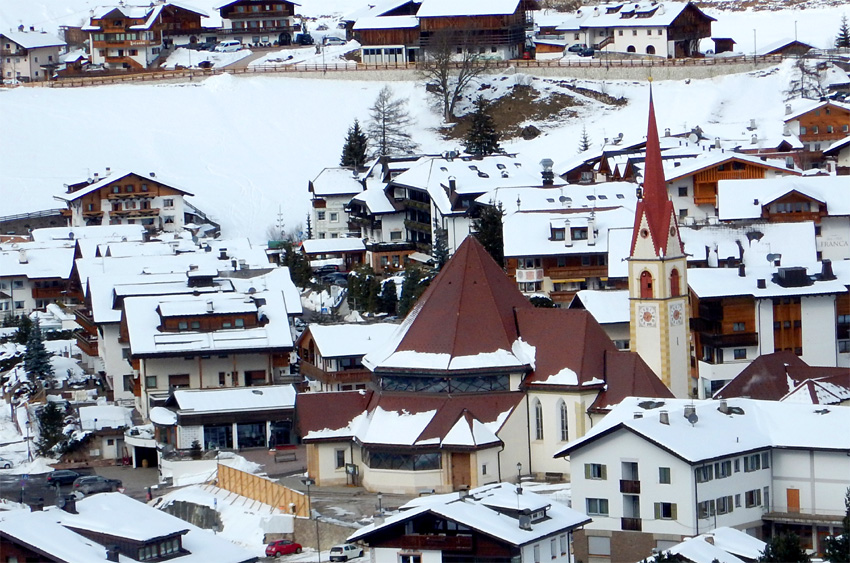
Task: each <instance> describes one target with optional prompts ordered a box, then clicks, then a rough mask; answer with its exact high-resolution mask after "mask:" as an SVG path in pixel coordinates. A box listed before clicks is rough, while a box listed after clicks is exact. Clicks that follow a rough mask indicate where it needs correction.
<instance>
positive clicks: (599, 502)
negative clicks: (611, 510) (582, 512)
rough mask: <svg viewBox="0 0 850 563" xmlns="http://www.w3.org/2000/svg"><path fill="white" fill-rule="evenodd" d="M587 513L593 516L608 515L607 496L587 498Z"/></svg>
mask: <svg viewBox="0 0 850 563" xmlns="http://www.w3.org/2000/svg"><path fill="white" fill-rule="evenodd" d="M586 504H587V513H588V514H589V515H594V516H608V499H607V498H589V499H587V503H586Z"/></svg>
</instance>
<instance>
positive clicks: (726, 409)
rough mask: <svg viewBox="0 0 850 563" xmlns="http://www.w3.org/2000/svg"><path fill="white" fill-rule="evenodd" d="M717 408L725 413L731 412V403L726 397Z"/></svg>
mask: <svg viewBox="0 0 850 563" xmlns="http://www.w3.org/2000/svg"><path fill="white" fill-rule="evenodd" d="M717 410H719V411H720V412H722V413H723V414H729V403H727V402H726V399H721V400H720V406H719V407H717Z"/></svg>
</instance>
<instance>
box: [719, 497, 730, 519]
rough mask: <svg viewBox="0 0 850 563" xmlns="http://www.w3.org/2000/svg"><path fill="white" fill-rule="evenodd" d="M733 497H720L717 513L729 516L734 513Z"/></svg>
mask: <svg viewBox="0 0 850 563" xmlns="http://www.w3.org/2000/svg"><path fill="white" fill-rule="evenodd" d="M732 510H733V508H732V495H729V496H725V497H720V498H719V499H717V513H718V514H728V513H729V512H732Z"/></svg>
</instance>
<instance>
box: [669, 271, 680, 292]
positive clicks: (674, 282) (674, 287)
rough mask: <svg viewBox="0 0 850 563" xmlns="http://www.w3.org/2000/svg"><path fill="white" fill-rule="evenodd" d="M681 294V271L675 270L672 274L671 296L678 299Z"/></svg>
mask: <svg viewBox="0 0 850 563" xmlns="http://www.w3.org/2000/svg"><path fill="white" fill-rule="evenodd" d="M679 293H680V292H679V270H677V269H676V268H673V271H672V272H670V295H671V296H673V297H676V296H677V295H679Z"/></svg>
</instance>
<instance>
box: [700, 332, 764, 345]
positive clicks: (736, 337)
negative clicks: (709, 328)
mask: <svg viewBox="0 0 850 563" xmlns="http://www.w3.org/2000/svg"><path fill="white" fill-rule="evenodd" d="M700 342H701V343H702V344H703V345H708V346H714V347H715V348H729V347H731V346H758V343H759V335H758V333H756V332H733V333H732V334H710V333H702V332H701V333H700Z"/></svg>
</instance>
